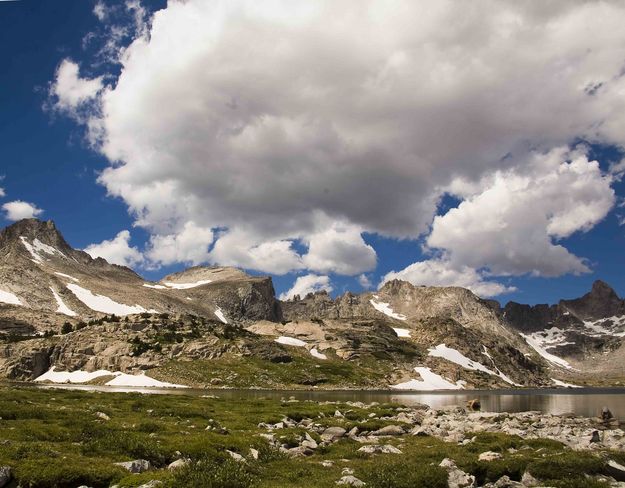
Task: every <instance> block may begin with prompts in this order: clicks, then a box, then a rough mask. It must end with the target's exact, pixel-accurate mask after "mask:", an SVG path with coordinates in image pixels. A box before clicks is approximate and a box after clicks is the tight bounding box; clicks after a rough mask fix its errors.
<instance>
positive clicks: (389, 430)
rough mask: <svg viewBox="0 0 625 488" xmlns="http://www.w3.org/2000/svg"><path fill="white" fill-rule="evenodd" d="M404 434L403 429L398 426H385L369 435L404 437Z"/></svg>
mask: <svg viewBox="0 0 625 488" xmlns="http://www.w3.org/2000/svg"><path fill="white" fill-rule="evenodd" d="M404 433H405V432H404V429H403V427H401V426H399V425H387V426H386V427H382V428H381V429H378V430H375V431H373V432H371V435H377V436H381V435H404Z"/></svg>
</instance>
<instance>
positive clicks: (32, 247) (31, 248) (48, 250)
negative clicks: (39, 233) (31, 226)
mask: <svg viewBox="0 0 625 488" xmlns="http://www.w3.org/2000/svg"><path fill="white" fill-rule="evenodd" d="M20 240H21V241H22V244H24V247H25V248H26V250H27V251H28V252H29V253H30V255H31V256H32V257H33V261H34V262H36V263H37V264H41V263H43V257H41V254H39V253H40V252H43V253H45V254H50V255H52V256H54V255H55V254H58V255H60V256H63V257H64V258H66V257H67V256H65V254H63V253H62V252H61V251H59V250H58V249H56V248H54V247H52V246H48V245H47V244H44V243H43V242H41V241H40V240H39V239H37V238H35V240H33V243H32V244H30V243H29V242H28V239H27V238H26V237H24V236H20Z"/></svg>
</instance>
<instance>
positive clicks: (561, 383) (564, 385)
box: [551, 378, 583, 388]
mask: <svg viewBox="0 0 625 488" xmlns="http://www.w3.org/2000/svg"><path fill="white" fill-rule="evenodd" d="M551 381H553V384H554V385H556V386H563V387H565V388H583V387H582V386H579V385H572V384H571V383H565V382H564V381H560V380H556V379H555V378H551Z"/></svg>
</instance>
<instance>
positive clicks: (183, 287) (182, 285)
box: [164, 280, 213, 290]
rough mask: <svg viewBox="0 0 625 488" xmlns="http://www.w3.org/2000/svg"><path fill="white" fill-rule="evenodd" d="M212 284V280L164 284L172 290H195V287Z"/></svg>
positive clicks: (166, 282) (167, 282)
mask: <svg viewBox="0 0 625 488" xmlns="http://www.w3.org/2000/svg"><path fill="white" fill-rule="evenodd" d="M212 282H213V280H200V281H196V282H195V283H174V282H173V281H165V283H164V284H165V285H166V286H168V287H169V288H173V289H174V290H188V289H189V288H195V287H196V286H202V285H206V284H208V283H212Z"/></svg>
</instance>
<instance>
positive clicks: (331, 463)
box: [321, 461, 334, 468]
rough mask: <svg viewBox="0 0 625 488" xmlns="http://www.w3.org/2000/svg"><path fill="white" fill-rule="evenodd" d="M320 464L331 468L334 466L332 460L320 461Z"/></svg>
mask: <svg viewBox="0 0 625 488" xmlns="http://www.w3.org/2000/svg"><path fill="white" fill-rule="evenodd" d="M321 466H323V467H324V468H331V467H332V466H334V463H333V462H332V461H321Z"/></svg>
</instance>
